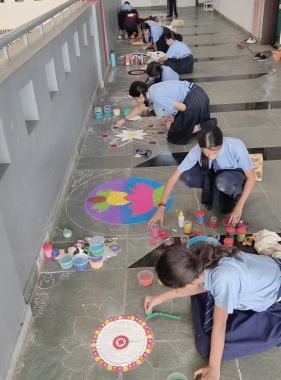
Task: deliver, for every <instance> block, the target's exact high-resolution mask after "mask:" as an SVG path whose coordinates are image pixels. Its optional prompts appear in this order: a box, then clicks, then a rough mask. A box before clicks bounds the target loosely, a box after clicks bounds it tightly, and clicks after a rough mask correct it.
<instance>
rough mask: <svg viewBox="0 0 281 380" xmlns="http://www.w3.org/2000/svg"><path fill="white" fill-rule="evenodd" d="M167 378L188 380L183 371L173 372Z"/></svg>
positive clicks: (169, 379)
mask: <svg viewBox="0 0 281 380" xmlns="http://www.w3.org/2000/svg"><path fill="white" fill-rule="evenodd" d="M167 380H188V378H187V377H186V376H185V375H184V374H183V373H180V372H174V373H171V374H170V375H169V376H168V377H167Z"/></svg>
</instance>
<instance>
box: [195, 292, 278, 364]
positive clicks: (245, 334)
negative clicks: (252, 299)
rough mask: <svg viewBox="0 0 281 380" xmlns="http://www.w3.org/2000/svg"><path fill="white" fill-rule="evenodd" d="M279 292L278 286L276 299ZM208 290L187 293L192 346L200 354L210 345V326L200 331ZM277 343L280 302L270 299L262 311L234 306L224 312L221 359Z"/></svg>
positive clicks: (207, 353)
mask: <svg viewBox="0 0 281 380" xmlns="http://www.w3.org/2000/svg"><path fill="white" fill-rule="evenodd" d="M280 296H281V288H280V290H279V295H278V297H277V299H278V298H279V297H280ZM207 300H208V294H207V293H203V294H199V295H196V296H192V297H191V307H192V319H193V325H194V330H195V347H196V349H197V351H198V353H199V354H200V355H201V356H202V357H203V358H208V357H209V355H210V348H211V332H212V331H211V330H210V331H208V332H205V331H204V324H205V311H206V303H207ZM276 346H278V347H281V302H278V303H274V304H273V305H272V306H271V307H270V308H269V309H267V310H265V311H262V312H259V313H257V312H255V311H253V310H246V311H240V310H234V313H233V314H230V315H229V316H228V320H227V325H226V334H225V345H224V351H223V358H222V359H223V360H232V359H235V358H239V357H242V356H247V355H254V354H257V353H259V352H264V351H267V350H269V349H270V348H273V347H276Z"/></svg>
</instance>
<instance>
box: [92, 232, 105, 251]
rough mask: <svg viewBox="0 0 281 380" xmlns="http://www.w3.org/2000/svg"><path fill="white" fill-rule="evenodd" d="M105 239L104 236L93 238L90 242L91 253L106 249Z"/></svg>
mask: <svg viewBox="0 0 281 380" xmlns="http://www.w3.org/2000/svg"><path fill="white" fill-rule="evenodd" d="M104 240H105V239H104V237H103V236H98V235H97V236H93V237H92V238H91V239H90V240H89V245H90V251H91V252H92V251H99V250H100V249H104Z"/></svg>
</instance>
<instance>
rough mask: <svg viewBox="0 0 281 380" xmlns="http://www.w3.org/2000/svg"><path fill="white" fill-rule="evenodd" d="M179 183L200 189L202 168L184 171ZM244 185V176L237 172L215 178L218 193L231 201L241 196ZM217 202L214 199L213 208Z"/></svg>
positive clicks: (225, 172) (226, 172) (194, 167)
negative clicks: (230, 198)
mask: <svg viewBox="0 0 281 380" xmlns="http://www.w3.org/2000/svg"><path fill="white" fill-rule="evenodd" d="M180 179H181V181H182V182H183V183H184V184H185V185H186V186H187V187H191V188H202V185H203V174H202V168H201V166H200V165H199V164H196V165H195V166H193V168H191V169H190V170H186V171H185V172H183V173H182V174H181V177H180ZM244 183H245V175H244V174H243V173H240V172H237V171H231V170H230V171H223V172H222V173H220V174H218V175H217V176H216V178H215V186H216V188H217V190H219V192H221V193H224V194H226V195H228V196H231V197H232V198H233V199H237V197H238V196H239V195H241V194H242V191H243V185H244ZM218 202H219V201H218V200H216V199H214V201H213V205H214V207H218V206H219V204H218Z"/></svg>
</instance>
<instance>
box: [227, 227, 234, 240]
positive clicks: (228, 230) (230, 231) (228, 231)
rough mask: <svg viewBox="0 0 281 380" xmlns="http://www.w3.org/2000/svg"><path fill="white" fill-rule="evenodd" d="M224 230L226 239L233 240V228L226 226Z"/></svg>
mask: <svg viewBox="0 0 281 380" xmlns="http://www.w3.org/2000/svg"><path fill="white" fill-rule="evenodd" d="M225 230H226V237H228V238H231V239H234V235H235V232H236V231H235V228H234V227H232V226H227V227H226V229H225Z"/></svg>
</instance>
